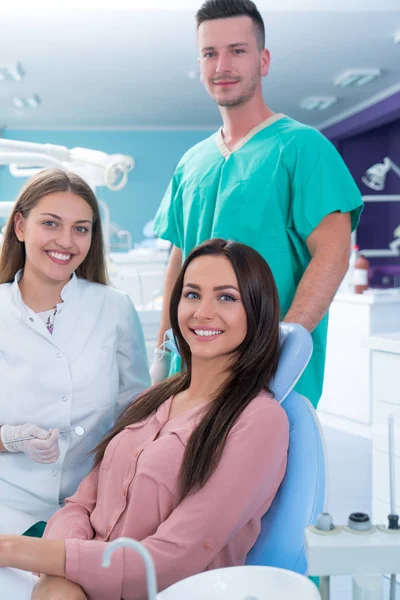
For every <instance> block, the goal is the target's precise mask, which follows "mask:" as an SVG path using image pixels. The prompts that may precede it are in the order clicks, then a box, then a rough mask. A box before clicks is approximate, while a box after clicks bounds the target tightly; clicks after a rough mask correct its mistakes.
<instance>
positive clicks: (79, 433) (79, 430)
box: [4, 425, 85, 444]
mask: <svg viewBox="0 0 400 600" xmlns="http://www.w3.org/2000/svg"><path fill="white" fill-rule="evenodd" d="M72 432H74V433H76V435H77V436H79V437H80V436H82V435H83V434H84V433H85V428H84V427H83V426H82V425H77V426H76V427H74V428H73V429H64V430H63V431H60V435H61V434H63V433H72ZM41 439H42V438H38V437H37V436H34V435H32V436H30V437H24V438H18V439H17V440H10V441H9V442H4V443H5V444H13V443H14V442H26V441H27V440H41Z"/></svg>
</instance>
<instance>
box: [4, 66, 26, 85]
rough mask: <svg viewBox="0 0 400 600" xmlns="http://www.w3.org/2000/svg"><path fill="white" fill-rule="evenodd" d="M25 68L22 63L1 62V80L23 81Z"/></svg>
mask: <svg viewBox="0 0 400 600" xmlns="http://www.w3.org/2000/svg"><path fill="white" fill-rule="evenodd" d="M23 77H24V70H23V68H22V66H21V65H20V63H9V64H1V63H0V81H21V79H22V78H23Z"/></svg>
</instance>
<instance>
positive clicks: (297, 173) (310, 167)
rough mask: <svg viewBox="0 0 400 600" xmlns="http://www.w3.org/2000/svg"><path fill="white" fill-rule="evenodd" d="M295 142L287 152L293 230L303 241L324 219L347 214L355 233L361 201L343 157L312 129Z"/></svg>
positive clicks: (305, 131)
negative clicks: (337, 212)
mask: <svg viewBox="0 0 400 600" xmlns="http://www.w3.org/2000/svg"><path fill="white" fill-rule="evenodd" d="M296 138H298V139H296ZM296 138H294V139H293V140H292V142H291V143H290V145H289V146H288V148H287V149H289V153H288V161H287V162H288V164H287V166H288V169H289V173H291V182H292V210H291V213H292V214H291V217H292V225H293V227H294V229H295V230H296V231H297V233H298V235H300V237H301V238H302V239H304V240H305V239H307V237H308V236H309V235H310V233H311V232H312V231H313V230H314V229H315V228H316V227H317V226H318V225H319V224H320V223H321V221H322V219H323V218H324V217H326V216H327V215H329V214H330V213H332V212H336V211H339V212H343V213H346V212H348V213H350V215H351V229H352V231H354V229H356V227H357V225H358V222H359V220H360V216H361V212H362V209H363V201H362V198H361V194H360V191H359V189H358V187H357V185H356V183H355V181H354V179H353V178H352V176H351V175H350V172H349V170H348V169H347V167H346V165H345V163H344V162H343V159H342V157H341V156H340V154H339V153H338V152H337V150H336V149H335V148H334V146H333V145H332V144H331V142H329V140H327V139H326V138H325V137H324V136H323V135H322V134H321V133H319V132H318V131H316V130H314V129H311V128H310V129H306V130H304V131H302V132H301V133H299V134H298V136H296Z"/></svg>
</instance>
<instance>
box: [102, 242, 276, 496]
mask: <svg viewBox="0 0 400 600" xmlns="http://www.w3.org/2000/svg"><path fill="white" fill-rule="evenodd" d="M200 256H223V257H225V258H227V259H228V260H229V262H230V263H231V265H232V267H233V269H234V271H235V274H236V278H237V280H238V284H239V289H240V294H241V297H242V302H243V306H244V309H245V312H246V316H247V333H246V337H245V339H244V340H243V342H242V343H241V344H240V346H239V347H238V348H236V349H235V350H234V353H235V358H236V360H234V361H232V365H233V366H232V370H231V373H230V375H229V376H228V378H227V380H226V381H225V382H224V384H223V385H222V386H221V388H220V389H219V390H218V391H217V392H216V395H215V398H214V399H213V401H212V402H210V404H209V409H208V411H207V412H206V414H205V415H204V417H203V418H202V420H201V422H200V423H199V425H198V426H197V427H196V429H195V430H194V431H193V433H192V435H191V437H190V439H189V442H188V445H187V448H186V451H185V456H184V459H183V462H182V467H181V470H180V475H179V483H180V499H181V500H182V499H183V498H184V497H185V496H187V495H188V494H189V493H190V492H193V491H195V490H197V489H199V488H200V487H202V486H203V485H204V484H205V483H206V482H207V480H208V479H209V478H210V477H211V475H212V474H213V472H214V471H215V469H216V467H217V465H218V462H219V460H220V458H221V454H222V451H223V449H224V446H225V443H226V439H227V437H228V434H229V432H230V430H231V429H232V427H233V426H234V424H235V423H236V421H237V420H238V418H239V416H240V414H241V413H242V412H243V410H244V409H245V408H246V406H248V404H249V403H250V402H251V401H252V400H253V399H254V398H255V397H256V396H257V395H258V394H259V393H260V392H261V391H262V390H266V391H270V389H269V385H270V381H271V379H272V377H273V375H274V374H275V372H276V369H277V366H278V357H279V316H280V308H279V299H278V293H277V289H276V285H275V281H274V278H273V275H272V273H271V270H270V268H269V266H268V265H267V263H266V262H265V260H264V259H263V258H262V256H261V255H260V254H258V252H256V251H255V250H253V249H252V248H250V247H249V246H246V245H244V244H240V243H238V242H231V241H226V240H222V239H213V240H209V241H207V242H204V243H203V244H201V245H200V246H198V247H197V248H195V249H194V250H193V251H192V252H191V253H190V254H189V256H188V257H187V259H186V260H185V262H184V264H183V266H182V269H181V271H180V273H179V275H178V278H177V280H176V283H175V286H174V289H173V292H172V296H171V303H170V321H171V325H172V329H173V332H174V336H175V340H176V342H177V345H178V348H179V352H180V355H181V357H182V371H181V373H179V374H177V375H174V376H173V377H170V378H169V379H166V380H165V381H162V382H161V383H159V384H157V385H155V386H153V387H151V388H150V389H149V390H147V391H146V392H144V393H143V394H142V395H141V397H140V398H139V399H137V400H136V401H135V402H133V403H132V404H130V405H129V406H128V407H127V408H126V409H125V411H124V412H123V413H122V414H121V416H120V417H119V418H118V420H117V421H116V423H115V425H114V427H113V429H112V431H111V432H110V433H109V434H108V435H107V436H106V437H105V438H104V439H103V440H102V442H101V443H100V444H99V445H98V446H97V448H95V450H94V451H93V452H95V463H94V466H96V465H98V464H99V463H100V461H101V460H102V458H103V456H104V452H105V450H106V447H107V444H108V443H109V442H110V441H111V440H112V438H113V437H114V436H116V435H117V434H118V433H120V432H121V431H122V430H123V429H124V428H125V427H127V426H128V425H131V424H132V423H137V422H139V421H142V420H144V419H145V418H147V417H148V416H149V415H151V414H152V413H153V412H154V411H155V410H157V408H158V407H159V406H160V405H161V404H162V403H163V402H165V401H166V400H168V398H170V397H171V396H173V395H175V394H177V393H178V392H181V391H183V390H186V389H187V388H188V387H189V385H190V379H191V353H190V348H189V345H188V344H187V342H186V341H185V340H184V338H183V336H182V333H181V331H180V329H179V325H178V305H179V302H180V299H181V296H182V288H183V281H184V277H185V272H186V269H187V268H188V265H189V264H190V263H191V262H192V261H193V260H194V259H195V258H198V257H200Z"/></svg>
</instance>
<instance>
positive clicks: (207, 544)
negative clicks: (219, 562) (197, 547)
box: [203, 542, 212, 550]
mask: <svg viewBox="0 0 400 600" xmlns="http://www.w3.org/2000/svg"><path fill="white" fill-rule="evenodd" d="M203 548H204V550H211V548H212V546H211V544H210V542H206V543H205V544H204V546H203Z"/></svg>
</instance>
